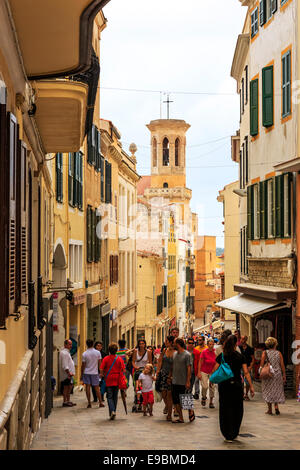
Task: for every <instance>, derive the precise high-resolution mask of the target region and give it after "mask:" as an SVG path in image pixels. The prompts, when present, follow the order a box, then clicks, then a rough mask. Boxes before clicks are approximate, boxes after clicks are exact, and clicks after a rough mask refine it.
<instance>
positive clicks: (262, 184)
mask: <svg viewBox="0 0 300 470" xmlns="http://www.w3.org/2000/svg"><path fill="white" fill-rule="evenodd" d="M265 183H266V181H261V182H260V183H259V209H260V211H259V212H260V238H267V225H266V217H265V211H266V208H267V207H266V204H265V193H266V189H267V188H266V184H265Z"/></svg>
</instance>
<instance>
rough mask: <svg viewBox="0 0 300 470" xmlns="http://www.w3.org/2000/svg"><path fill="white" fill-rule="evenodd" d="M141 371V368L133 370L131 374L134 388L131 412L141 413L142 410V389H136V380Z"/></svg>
mask: <svg viewBox="0 0 300 470" xmlns="http://www.w3.org/2000/svg"><path fill="white" fill-rule="evenodd" d="M142 372H143V369H138V370H137V371H135V373H134V374H133V388H134V403H133V406H132V410H131V411H132V413H141V412H142V411H143V407H142V404H143V395H142V389H141V387H139V388H138V390H137V389H136V382H137V380H138V378H139V376H140V374H141V373H142Z"/></svg>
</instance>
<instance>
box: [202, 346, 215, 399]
mask: <svg viewBox="0 0 300 470" xmlns="http://www.w3.org/2000/svg"><path fill="white" fill-rule="evenodd" d="M214 346H215V342H214V340H213V338H209V339H208V340H207V349H205V350H204V351H203V352H202V354H201V357H200V361H199V373H198V377H199V380H200V381H201V387H202V400H201V405H202V406H205V405H206V400H207V390H208V387H209V408H214V407H215V406H214V403H213V401H214V396H215V384H213V383H212V382H210V381H209V378H210V376H211V374H212V371H213V369H214V367H215V365H216V354H215V348H214Z"/></svg>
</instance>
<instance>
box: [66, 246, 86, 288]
mask: <svg viewBox="0 0 300 470" xmlns="http://www.w3.org/2000/svg"><path fill="white" fill-rule="evenodd" d="M82 265H83V264H82V245H81V244H78V243H70V244H69V279H70V281H71V282H73V283H76V284H77V285H76V288H80V287H81V286H82Z"/></svg>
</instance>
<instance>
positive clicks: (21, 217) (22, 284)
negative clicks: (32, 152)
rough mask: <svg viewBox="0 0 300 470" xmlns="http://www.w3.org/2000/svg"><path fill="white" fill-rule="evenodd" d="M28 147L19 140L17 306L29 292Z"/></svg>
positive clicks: (24, 299)
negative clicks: (27, 223) (27, 222)
mask: <svg viewBox="0 0 300 470" xmlns="http://www.w3.org/2000/svg"><path fill="white" fill-rule="evenodd" d="M26 177H27V148H26V144H25V143H24V142H22V141H20V140H19V141H18V159H17V227H18V230H17V238H16V252H17V259H16V271H17V276H16V278H17V298H16V303H17V306H18V305H21V304H25V303H26V300H27V299H26V294H27V229H26V213H27V184H26Z"/></svg>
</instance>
